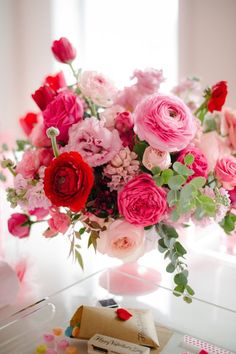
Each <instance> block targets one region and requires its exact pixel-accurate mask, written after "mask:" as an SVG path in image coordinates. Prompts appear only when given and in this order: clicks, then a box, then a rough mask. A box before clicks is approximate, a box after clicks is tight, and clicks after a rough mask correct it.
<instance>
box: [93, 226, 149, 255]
mask: <svg viewBox="0 0 236 354" xmlns="http://www.w3.org/2000/svg"><path fill="white" fill-rule="evenodd" d="M97 250H98V251H99V252H100V253H103V254H107V255H108V256H110V257H116V258H119V259H122V260H123V261H125V262H132V261H135V260H136V259H138V258H139V257H140V256H141V255H142V254H143V252H144V228H143V227H142V226H134V225H132V224H130V223H128V222H127V221H125V220H124V219H120V220H116V221H114V222H112V223H111V224H110V225H109V226H108V228H107V230H105V231H102V232H100V234H99V239H98V240H97Z"/></svg>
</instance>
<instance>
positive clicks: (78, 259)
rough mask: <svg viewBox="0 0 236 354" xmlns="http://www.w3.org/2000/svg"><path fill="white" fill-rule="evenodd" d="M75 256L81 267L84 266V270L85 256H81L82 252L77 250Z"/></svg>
mask: <svg viewBox="0 0 236 354" xmlns="http://www.w3.org/2000/svg"><path fill="white" fill-rule="evenodd" d="M75 258H76V260H77V262H78V263H79V265H80V267H81V268H82V270H84V262H83V258H82V256H81V254H80V252H79V251H77V250H75Z"/></svg>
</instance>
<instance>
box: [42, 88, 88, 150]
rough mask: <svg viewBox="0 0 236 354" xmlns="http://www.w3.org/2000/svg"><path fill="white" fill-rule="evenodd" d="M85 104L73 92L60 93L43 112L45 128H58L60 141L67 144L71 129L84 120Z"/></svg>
mask: <svg viewBox="0 0 236 354" xmlns="http://www.w3.org/2000/svg"><path fill="white" fill-rule="evenodd" d="M83 113H84V109H83V103H82V102H81V100H80V98H79V97H78V96H76V95H75V94H74V93H73V92H71V91H63V92H61V93H59V94H58V95H57V96H56V97H55V98H54V100H53V101H52V102H50V103H49V104H48V105H47V108H46V109H45V110H44V111H43V118H44V127H45V129H48V128H50V127H55V128H58V129H59V131H60V134H59V135H58V137H57V140H58V141H62V142H63V143H67V141H68V130H69V128H70V127H71V126H72V125H73V124H75V123H78V122H79V121H80V120H81V119H82V118H83Z"/></svg>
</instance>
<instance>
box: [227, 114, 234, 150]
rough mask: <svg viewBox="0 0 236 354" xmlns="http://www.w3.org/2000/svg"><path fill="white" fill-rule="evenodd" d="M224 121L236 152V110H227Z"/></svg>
mask: <svg viewBox="0 0 236 354" xmlns="http://www.w3.org/2000/svg"><path fill="white" fill-rule="evenodd" d="M224 120H225V124H226V128H227V131H228V134H229V141H230V143H231V145H232V147H233V149H234V150H236V110H235V111H232V110H230V109H226V110H225V111H224Z"/></svg>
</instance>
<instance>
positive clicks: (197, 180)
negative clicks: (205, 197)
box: [189, 177, 206, 189]
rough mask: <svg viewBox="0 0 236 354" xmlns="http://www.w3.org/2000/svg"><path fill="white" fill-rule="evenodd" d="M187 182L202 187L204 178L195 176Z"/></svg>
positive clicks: (204, 182)
mask: <svg viewBox="0 0 236 354" xmlns="http://www.w3.org/2000/svg"><path fill="white" fill-rule="evenodd" d="M189 184H190V185H193V186H194V187H195V188H196V189H199V188H202V187H203V186H204V185H205V184H206V178H204V177H195V178H193V179H192V180H191V181H190V182H189Z"/></svg>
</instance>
